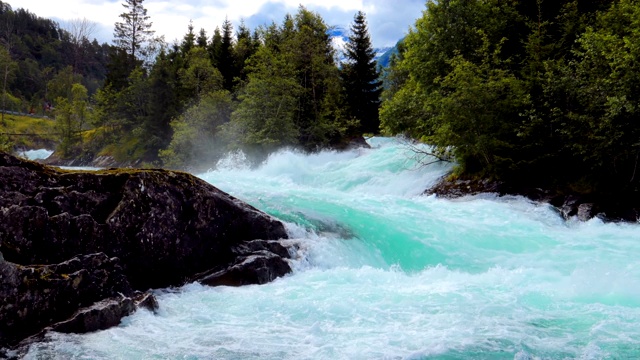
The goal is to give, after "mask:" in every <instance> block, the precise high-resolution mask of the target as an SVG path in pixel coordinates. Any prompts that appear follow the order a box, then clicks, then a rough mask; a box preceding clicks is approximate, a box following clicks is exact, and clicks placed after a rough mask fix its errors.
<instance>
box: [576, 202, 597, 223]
mask: <svg viewBox="0 0 640 360" xmlns="http://www.w3.org/2000/svg"><path fill="white" fill-rule="evenodd" d="M577 216H578V220H580V221H587V220H589V219H591V218H593V217H594V216H596V213H595V206H594V204H592V203H583V204H580V205H578V211H577Z"/></svg>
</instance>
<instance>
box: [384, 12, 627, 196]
mask: <svg viewBox="0 0 640 360" xmlns="http://www.w3.org/2000/svg"><path fill="white" fill-rule="evenodd" d="M400 48H401V49H400V52H399V55H398V56H396V57H395V58H394V59H393V64H392V65H391V69H390V70H389V71H388V72H387V77H386V79H385V82H386V90H385V93H384V94H383V99H384V101H383V103H382V108H381V111H380V117H381V122H382V125H381V126H382V130H383V132H384V133H385V134H405V135H407V136H409V137H412V138H415V139H419V140H420V141H422V142H425V143H428V144H432V145H433V146H434V152H435V153H436V155H438V156H439V157H441V158H443V159H455V161H456V163H457V164H458V168H457V170H456V173H455V174H454V176H459V177H462V178H483V179H494V180H500V181H508V182H512V183H518V184H523V185H528V186H532V187H543V188H552V189H554V188H555V189H564V190H566V191H572V192H578V193H594V192H597V193H601V194H604V193H620V192H623V193H626V194H634V196H635V197H636V198H637V194H638V185H640V169H639V168H638V161H639V159H640V121H639V120H640V118H639V115H640V107H639V106H638V104H639V103H640V102H639V100H640V98H639V97H640V68H639V66H640V62H639V60H640V2H638V1H635V0H580V1H575V0H574V1H569V0H562V1H560V0H554V1H549V0H537V1H515V0H512V1H500V0H482V1H480V0H478V1H473V0H467V1H465V0H441V1H438V2H437V3H436V2H429V3H428V4H427V10H426V11H425V12H424V14H423V16H422V17H421V18H419V19H418V20H417V21H416V24H415V27H414V28H413V29H412V30H411V31H410V33H409V34H408V35H407V37H406V38H405V39H404V41H403V42H402V44H401V46H400Z"/></svg>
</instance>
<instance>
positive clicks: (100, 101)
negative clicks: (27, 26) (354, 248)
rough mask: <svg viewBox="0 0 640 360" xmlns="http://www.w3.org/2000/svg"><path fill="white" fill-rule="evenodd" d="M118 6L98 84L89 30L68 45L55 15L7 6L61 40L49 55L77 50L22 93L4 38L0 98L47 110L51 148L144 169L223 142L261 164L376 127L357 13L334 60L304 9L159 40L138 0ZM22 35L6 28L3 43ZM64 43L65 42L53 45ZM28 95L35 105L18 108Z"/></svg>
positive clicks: (367, 44) (207, 154)
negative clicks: (286, 151)
mask: <svg viewBox="0 0 640 360" xmlns="http://www.w3.org/2000/svg"><path fill="white" fill-rule="evenodd" d="M122 5H123V8H124V12H123V13H122V14H121V15H120V19H119V21H117V22H116V23H115V27H114V40H113V45H104V48H103V47H100V49H106V50H107V55H106V56H105V59H106V60H107V61H106V62H104V63H101V64H103V66H104V72H103V73H101V74H97V75H98V76H97V77H98V78H99V80H101V84H100V86H98V87H96V86H91V84H93V82H92V81H90V79H93V78H92V77H91V76H94V75H95V74H94V73H93V72H90V71H88V70H87V69H86V67H87V66H88V64H89V63H90V62H89V61H88V60H87V59H89V57H90V56H89V55H91V54H92V53H91V54H87V52H88V51H87V49H86V48H85V47H87V46H88V45H87V43H88V44H92V43H90V42H88V39H87V38H83V39H82V41H80V42H79V43H78V44H77V45H74V44H75V43H74V42H73V41H70V40H69V41H67V40H65V39H67V38H74V37H73V36H71V35H70V34H69V32H68V31H66V30H63V29H60V28H59V27H58V26H56V24H55V23H52V22H51V21H48V20H45V19H38V18H37V17H35V16H34V15H31V14H29V13H28V12H25V11H24V10H17V11H13V10H11V8H10V6H8V5H4V7H5V9H6V11H5V12H4V13H3V14H4V16H5V18H10V17H11V18H12V20H11V21H13V23H17V22H19V20H18V19H17V17H18V16H19V14H23V13H24V14H27V16H28V17H30V18H31V19H32V20H33V22H34V24H35V25H33V26H31V28H34V29H35V28H40V27H45V25H46V26H48V28H47V29H48V31H49V33H45V34H44V35H42V34H40V33H38V34H39V35H40V36H39V37H37V39H39V40H40V41H41V42H42V43H48V44H51V45H48V46H50V47H51V46H58V48H53V50H52V51H51V52H52V53H55V54H63V53H68V54H73V53H81V54H83V56H84V57H82V58H81V60H83V61H82V62H80V61H79V60H78V61H76V62H72V61H74V59H73V58H70V59H56V62H55V64H56V65H57V67H54V68H53V69H51V70H48V71H50V73H51V80H49V81H48V82H46V83H43V84H40V86H39V87H36V88H35V89H34V90H33V91H31V92H24V91H22V89H23V86H22V84H20V83H19V82H20V81H19V80H20V79H22V78H23V74H22V73H19V72H18V71H16V70H14V68H15V64H22V63H24V62H25V60H22V59H23V58H25V56H24V55H21V54H19V53H17V52H11V51H9V50H10V48H7V47H5V49H7V56H6V58H7V60H6V61H4V62H3V63H4V64H9V65H7V69H8V70H7V73H10V75H11V76H10V77H11V79H16V81H7V82H5V83H6V84H8V85H9V88H8V91H7V92H6V93H7V97H9V98H11V99H14V98H15V99H19V100H17V101H16V102H18V103H21V104H22V111H30V109H31V108H32V107H33V108H36V110H35V111H36V112H46V111H48V110H47V109H48V108H49V106H50V108H51V109H55V110H54V111H52V113H51V115H52V116H54V117H55V121H56V128H57V129H58V133H59V145H58V147H57V149H56V152H57V153H58V154H59V155H60V156H62V157H67V158H74V157H75V158H77V157H92V156H96V155H105V154H106V155H111V156H114V157H116V158H118V159H120V160H126V159H142V160H144V161H145V163H146V164H147V165H149V166H164V167H172V168H198V167H201V166H211V165H212V164H215V162H216V160H217V159H219V158H220V157H222V156H223V155H224V154H226V153H228V152H230V151H236V150H242V151H243V153H244V154H246V155H247V156H248V157H249V159H250V160H252V161H260V160H261V159H264V158H265V157H266V156H267V155H268V154H269V153H270V152H272V151H275V150H277V149H279V148H282V147H285V146H291V147H297V148H300V149H302V150H304V151H316V150H319V149H324V148H342V147H345V146H347V145H348V144H349V142H351V141H352V140H353V139H357V138H358V137H360V138H361V136H362V134H363V133H365V132H366V133H377V132H378V131H379V130H378V129H379V120H378V107H379V102H380V100H379V98H380V93H381V91H382V89H381V81H379V80H378V78H379V73H378V69H377V67H376V63H375V61H374V60H373V59H374V56H375V54H374V52H373V49H372V46H371V40H370V37H369V33H368V29H367V23H366V18H365V14H364V13H362V12H358V13H357V14H356V15H355V17H354V22H353V25H352V28H351V36H350V38H349V41H348V44H347V47H346V54H345V55H346V58H347V60H346V62H345V63H343V64H338V63H337V61H336V58H337V54H336V50H335V49H334V47H333V45H332V42H331V37H330V35H329V32H330V31H329V30H330V26H329V25H327V24H326V23H325V21H324V20H323V19H322V17H321V16H320V15H319V14H317V13H315V12H312V11H309V10H307V9H306V8H304V7H303V6H300V7H299V9H298V11H297V13H295V14H293V15H287V16H286V17H285V18H284V19H283V21H282V23H280V24H276V23H272V24H269V25H264V26H262V27H259V28H257V29H254V30H253V31H251V30H250V29H248V28H247V27H246V26H245V25H244V23H241V24H240V25H239V26H238V29H237V30H236V31H235V32H234V28H233V25H232V24H231V22H230V21H228V20H227V21H225V22H224V23H223V24H222V26H221V27H217V28H216V29H215V30H214V31H213V34H212V35H211V36H209V35H208V34H207V31H206V30H205V29H200V30H199V31H196V30H195V29H194V27H193V26H192V25H189V26H188V28H187V29H186V30H187V32H186V34H185V35H184V37H183V38H182V39H181V40H180V41H175V42H174V43H172V44H167V43H166V42H165V41H164V39H163V38H161V37H157V36H155V32H154V31H153V28H152V21H151V20H152V19H150V17H149V16H148V15H147V10H146V9H145V7H144V6H143V0H125V1H124V2H123V4H122ZM0 21H3V20H2V19H0ZM36 25H37V26H36ZM51 34H53V35H51ZM60 39H62V40H60ZM26 41H27V39H26V37H25V36H23V35H20V32H17V33H15V32H14V36H13V37H9V38H7V37H5V40H4V43H9V42H12V44H23V43H25V42H26ZM47 41H48V42H47ZM94 42H95V41H94ZM67 45H68V46H71V48H72V51H64V50H62V49H61V48H62V47H64V46H67ZM74 46H75V47H74ZM14 47H16V46H14ZM26 47H27V48H28V49H31V53H32V56H33V57H35V58H36V59H41V58H42V57H41V56H40V57H39V55H40V54H39V53H38V52H37V51H36V49H40V48H41V47H42V46H35V47H34V46H26ZM90 49H91V48H90ZM90 49H89V50H90ZM91 59H93V58H91ZM65 61H66V62H65ZM79 64H81V65H82V66H80V65H79ZM38 65H40V67H41V68H42V67H43V66H44V65H45V63H44V62H43V61H40V62H38ZM45 69H46V68H45ZM42 71H45V70H41V72H42ZM100 76H102V78H100ZM39 78H42V77H41V76H40V77H39ZM43 91H44V93H43ZM27 103H29V104H39V103H42V104H44V105H42V106H39V107H38V106H34V105H29V109H26V108H25V105H24V104H27ZM31 111H33V110H31Z"/></svg>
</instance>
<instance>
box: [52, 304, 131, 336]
mask: <svg viewBox="0 0 640 360" xmlns="http://www.w3.org/2000/svg"><path fill="white" fill-rule="evenodd" d="M135 309H136V306H135V304H134V302H133V300H132V299H131V298H130V297H124V296H120V297H115V298H110V299H106V300H102V301H99V302H97V303H95V304H93V305H91V306H89V307H87V308H83V309H80V310H78V311H77V312H76V313H75V314H73V316H71V318H69V319H68V320H65V321H61V322H59V323H56V324H53V325H52V326H51V327H50V328H49V330H53V331H57V332H61V333H76V334H84V333H88V332H93V331H98V330H104V329H108V328H110V327H113V326H116V325H118V324H120V320H121V319H122V318H123V317H125V316H127V315H131V314H133V312H134V311H135Z"/></svg>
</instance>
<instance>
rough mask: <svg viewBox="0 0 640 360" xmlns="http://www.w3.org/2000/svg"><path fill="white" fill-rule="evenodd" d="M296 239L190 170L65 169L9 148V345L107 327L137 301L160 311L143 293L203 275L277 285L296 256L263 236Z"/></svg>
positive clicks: (4, 171)
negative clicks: (45, 332)
mask: <svg viewBox="0 0 640 360" xmlns="http://www.w3.org/2000/svg"><path fill="white" fill-rule="evenodd" d="M285 238H287V234H286V231H285V229H284V226H283V224H282V223H281V222H279V221H277V220H275V219H273V218H271V217H270V216H268V215H266V214H264V213H262V212H260V211H258V210H257V209H255V208H253V207H251V206H249V205H247V204H245V203H243V202H241V201H239V200H238V199H235V198H233V197H232V196H230V195H228V194H226V193H224V192H222V191H220V190H218V189H216V188H215V187H213V186H211V185H210V184H208V183H206V182H204V181H202V180H200V179H198V178H196V177H194V176H192V175H189V174H186V173H182V172H174V171H167V170H124V169H120V170H119V169H111V170H105V171H98V172H77V171H64V170H59V169H55V168H51V167H48V166H45V165H41V164H38V163H35V162H31V161H25V160H21V159H18V158H15V157H13V156H10V155H7V154H3V153H0V251H1V255H4V257H2V256H1V255H0V320H1V321H0V348H1V347H4V346H7V345H11V344H15V343H16V342H18V341H20V340H21V339H24V338H25V337H27V336H29V335H32V334H35V333H38V332H39V331H41V330H42V329H43V328H45V327H47V326H52V328H54V329H56V330H58V331H68V332H86V331H95V330H98V329H104V328H106V327H109V326H113V325H116V324H118V323H119V322H120V319H121V318H122V317H123V316H126V315H128V314H130V313H131V312H132V311H133V309H134V308H135V306H134V305H135V304H138V305H139V306H142V307H145V308H147V309H149V310H150V311H155V310H156V309H157V306H158V304H157V301H156V300H155V298H154V297H153V295H151V294H147V295H144V294H143V295H140V294H138V295H136V294H135V292H134V290H136V289H137V290H143V291H144V290H147V289H149V288H158V287H167V286H179V285H182V284H184V282H185V281H186V280H188V279H191V278H193V277H194V276H195V275H196V274H203V273H206V274H218V275H217V278H219V279H221V280H218V281H214V280H210V281H209V283H210V284H222V283H234V284H237V285H241V284H260V283H265V282H267V281H271V280H273V279H274V278H276V277H278V276H282V275H284V274H286V273H288V272H290V271H291V269H290V267H289V265H288V263H287V261H286V260H284V258H287V257H289V254H288V251H287V249H286V248H285V247H284V246H282V245H281V244H280V243H278V242H275V241H268V240H255V239H271V240H276V239H285ZM78 254H82V255H78ZM69 259H70V260H69ZM31 264H40V265H31ZM210 277H211V278H212V279H213V277H214V276H213V275H210ZM105 299H109V300H105ZM101 300H105V301H103V302H99V301H101ZM93 304H95V305H93ZM79 309H83V310H79ZM74 313H75V315H73V314H74ZM72 315H73V317H71V316H72ZM52 324H56V325H52ZM39 339H40V337H38V336H34V337H32V338H31V340H29V341H39Z"/></svg>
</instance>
